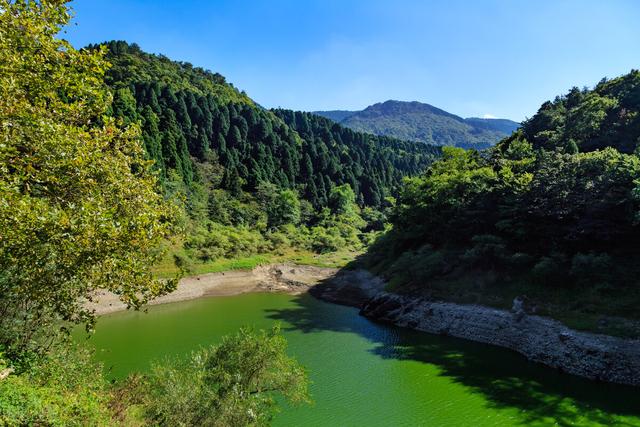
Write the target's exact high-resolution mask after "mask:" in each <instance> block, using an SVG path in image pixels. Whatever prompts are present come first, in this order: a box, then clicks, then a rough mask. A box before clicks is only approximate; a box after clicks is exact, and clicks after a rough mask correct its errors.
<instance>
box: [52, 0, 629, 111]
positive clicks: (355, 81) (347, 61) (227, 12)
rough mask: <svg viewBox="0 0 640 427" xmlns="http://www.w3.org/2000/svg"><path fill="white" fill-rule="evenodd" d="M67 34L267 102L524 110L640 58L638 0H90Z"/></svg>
mask: <svg viewBox="0 0 640 427" xmlns="http://www.w3.org/2000/svg"><path fill="white" fill-rule="evenodd" d="M71 6H72V8H73V9H74V11H75V19H74V21H73V22H74V25H71V26H70V27H69V28H68V31H67V34H65V35H64V37H65V38H67V39H68V40H69V41H71V43H73V45H74V46H76V47H82V46H85V45H87V44H89V43H97V42H102V41H106V40H113V39H115V40H126V41H128V42H130V43H133V42H135V43H138V44H139V45H140V47H141V48H142V49H143V50H145V51H148V52H152V53H161V54H164V55H166V56H168V57H169V58H171V59H174V60H180V61H188V62H191V63H192V64H194V65H195V66H200V67H203V68H207V69H210V70H212V71H215V72H219V73H220V74H222V75H224V76H225V77H226V78H227V80H228V81H229V82H231V83H233V84H234V85H235V86H236V87H238V88H239V89H242V90H245V91H246V92H247V93H248V95H249V96H251V97H252V98H253V99H254V100H255V101H256V102H258V103H260V104H261V105H263V106H265V107H283V108H290V109H295V110H305V111H315V110H360V109H363V108H364V107H366V106H368V105H371V104H374V103H377V102H382V101H385V100H388V99H394V100H403V101H420V102H425V103H429V104H432V105H434V106H436V107H439V108H442V109H444V110H447V111H449V112H451V113H454V114H457V115H460V116H462V117H472V116H473V117H501V118H509V119H512V120H516V121H521V120H523V119H524V118H525V117H530V116H532V115H533V114H534V113H535V112H536V111H537V109H538V107H539V106H540V104H541V103H542V102H544V101H546V100H549V99H552V98H554V97H555V96H556V95H560V94H563V93H566V92H567V91H568V90H569V89H570V88H571V87H572V86H578V87H582V86H589V87H592V86H593V85H595V84H596V83H597V82H598V81H599V80H600V79H601V78H603V77H605V76H606V77H610V78H611V77H616V76H618V75H621V74H625V73H627V72H629V71H630V70H631V69H633V68H638V67H640V44H639V43H638V41H640V25H638V22H640V2H637V1H634V0H614V1H595V0H582V1H580V0H561V1H553V0H543V1H527V2H525V1H507V0H486V1H482V2H469V1H460V0H453V1H452V0H449V1H443V0H437V1H429V2H419V1H406V0H396V1H393V2H391V1H382V0H351V1H349V0H343V1H337V0H308V1H300V0H297V1H296V0H272V1H257V0H255V1H244V2H241V1H233V0H216V1H196V0H184V1H180V2H175V1H171V2H170V1H161V0H156V1H152V0H76V1H73V2H71Z"/></svg>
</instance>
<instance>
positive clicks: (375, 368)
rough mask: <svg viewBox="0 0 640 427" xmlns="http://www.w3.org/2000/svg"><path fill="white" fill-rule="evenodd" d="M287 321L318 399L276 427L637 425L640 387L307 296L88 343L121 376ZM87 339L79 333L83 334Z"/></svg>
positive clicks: (205, 306)
mask: <svg viewBox="0 0 640 427" xmlns="http://www.w3.org/2000/svg"><path fill="white" fill-rule="evenodd" d="M275 322H280V324H281V325H282V329H283V331H284V333H285V336H286V337H287V339H288V342H289V350H288V351H289V353H290V354H291V355H293V356H295V357H296V358H297V359H298V360H299V361H300V362H302V364H304V365H305V366H306V368H307V369H308V370H309V374H310V378H311V380H312V382H313V383H312V385H311V393H312V397H313V400H314V404H313V405H311V406H301V407H293V408H292V407H284V408H283V410H282V411H281V412H280V413H279V414H278V415H277V416H276V417H275V420H274V425H278V426H332V427H337V426H394V427H395V426H474V427H479V426H512V425H513V426H549V425H559V426H590V425H622V426H640V391H639V390H637V389H634V388H630V387H622V386H615V385H610V384H603V383H597V382H591V381H587V380H584V379H581V378H577V377H573V376H570V375H565V374H561V373H559V372H556V371H554V370H551V369H547V368H544V367H542V366H539V365H536V364H533V363H529V362H527V361H526V360H525V359H524V358H522V357H521V356H519V355H518V354H515V353H513V352H511V351H508V350H504V349H500V348H496V347H491V346H486V345H481V344H476V343H472V342H467V341H462V340H458V339H454V338H449V337H440V336H434V335H429V334H424V333H419V332H415V331H410V330H405V329H401V328H396V327H391V326H387V325H381V324H377V323H375V322H372V321H370V320H368V319H365V318H363V317H361V316H359V315H358V311H357V310H356V309H353V308H349V307H343V306H338V305H332V304H328V303H324V302H321V301H318V300H315V299H314V298H313V297H311V296H310V295H301V296H290V295H279V294H246V295H240V296H234V297H222V298H206V299H200V300H193V301H186V302H180V303H174V304H167V305H159V306H152V307H150V308H149V311H148V313H140V312H122V313H115V314H111V315H107V316H102V317H101V318H100V319H99V321H98V325H97V329H96V332H95V334H94V335H93V336H92V337H91V338H90V339H89V342H90V343H91V344H92V345H93V346H95V348H96V349H97V357H98V358H99V360H100V361H102V362H103V363H104V364H105V369H108V370H109V376H110V377H112V378H122V377H124V376H126V375H127V374H129V373H130V372H134V371H144V370H145V369H148V367H149V364H150V362H151V361H152V360H154V359H159V358H162V357H164V356H169V355H177V356H180V355H186V354H188V353H189V352H190V351H191V350H194V349H196V348H198V347H199V346H203V345H208V344H211V343H215V342H218V340H219V339H220V338H221V337H222V336H223V335H225V334H229V333H232V332H234V331H236V330H237V329H238V328H240V327H241V326H243V325H253V326H255V327H257V328H267V327H269V326H271V325H272V324H274V323H275ZM79 339H80V338H79Z"/></svg>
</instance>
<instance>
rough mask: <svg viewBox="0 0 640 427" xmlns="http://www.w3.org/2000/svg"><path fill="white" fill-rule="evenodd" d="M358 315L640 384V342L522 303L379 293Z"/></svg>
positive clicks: (570, 370)
mask: <svg viewBox="0 0 640 427" xmlns="http://www.w3.org/2000/svg"><path fill="white" fill-rule="evenodd" d="M360 313H361V314H362V315H364V316H367V317H370V318H372V319H376V320H380V321H384V322H388V323H392V324H394V325H398V326H403V327H408V328H412V329H417V330H420V331H425V332H430V333H434V334H443V335H450V336H454V337H458V338H464V339H468V340H472V341H478V342H481V343H486V344H492V345H497V346H500V347H505V348H509V349H511V350H514V351H517V352H518V353H520V354H522V355H524V356H525V357H527V358H528V359H529V360H531V361H534V362H539V363H542V364H545V365H547V366H551V367H554V368H557V369H560V370H562V371H564V372H567V373H570V374H574V375H580V376H583V377H587V378H591V379H595V380H602V381H608V382H614V383H619V384H628V385H634V386H640V340H625V339H621V338H615V337H610V336H606V335H598V334H590V333H585V332H578V331H574V330H572V329H569V328H567V327H566V326H564V325H562V324H561V323H560V322H557V321H555V320H552V319H548V318H545V317H540V316H536V315H531V314H527V312H526V310H524V309H523V304H522V301H514V309H513V310H512V311H506V310H498V309H493V308H489V307H484V306H478V305H461V304H453V303H446V302H433V301H427V300H424V299H416V298H412V297H408V296H401V295H396V294H391V293H387V292H378V293H377V294H376V295H375V296H374V297H372V298H371V299H369V300H368V301H367V302H366V303H365V304H364V305H363V306H362V309H361V311H360Z"/></svg>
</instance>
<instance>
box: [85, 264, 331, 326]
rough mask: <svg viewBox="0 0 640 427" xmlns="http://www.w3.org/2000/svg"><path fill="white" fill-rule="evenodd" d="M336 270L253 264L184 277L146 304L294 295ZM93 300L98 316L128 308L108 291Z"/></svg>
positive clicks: (89, 306)
mask: <svg viewBox="0 0 640 427" xmlns="http://www.w3.org/2000/svg"><path fill="white" fill-rule="evenodd" d="M337 272H338V270H337V269H335V268H324V267H315V266H309V265H294V264H273V265H265V266H260V267H256V268H254V269H252V270H233V271H226V272H221V273H209V274H202V275H198V276H193V277H185V278H183V279H182V280H180V283H179V284H178V288H177V289H176V290H175V291H174V292H172V293H170V294H168V295H164V296H162V297H160V298H156V299H154V300H152V301H150V302H149V305H158V304H167V303H172V302H179V301H187V300H192V299H197V298H203V297H214V296H231V295H240V294H245V293H249V292H280V293H287V294H291V295H296V294H300V293H303V292H306V291H308V290H309V288H310V287H312V286H314V285H316V284H318V283H320V282H322V281H325V280H327V279H329V278H331V277H333V276H335V275H336V273H337ZM93 299H94V301H92V302H90V303H87V307H88V308H89V309H91V310H94V311H95V313H96V314H97V315H103V314H108V313H115V312H118V311H123V310H126V309H127V307H126V305H125V304H123V303H122V302H121V301H120V299H119V298H118V296H117V295H115V294H113V293H111V292H105V291H101V292H98V293H96V294H95V296H94V298H93Z"/></svg>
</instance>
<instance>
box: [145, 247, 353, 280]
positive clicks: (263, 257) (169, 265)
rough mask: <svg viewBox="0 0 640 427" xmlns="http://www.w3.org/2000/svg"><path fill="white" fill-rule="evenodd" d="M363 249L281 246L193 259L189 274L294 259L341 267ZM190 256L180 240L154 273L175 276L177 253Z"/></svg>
mask: <svg viewBox="0 0 640 427" xmlns="http://www.w3.org/2000/svg"><path fill="white" fill-rule="evenodd" d="M361 253H362V252H360V251H349V250H341V251H336V252H329V253H325V254H317V253H314V252H311V251H307V250H300V249H295V248H280V249H278V250H277V251H274V252H271V253H264V254H254V255H249V256H245V257H239V258H222V259H217V260H214V261H209V262H197V261H196V262H193V263H192V264H191V265H190V266H189V269H188V271H187V275H189V276H195V275H199V274H206V273H219V272H223V271H231V270H251V269H254V268H256V267H258V266H260V265H266V264H275V263H287V262H290V263H293V264H298V265H312V266H316V267H329V268H342V267H345V266H346V265H347V264H349V263H350V262H351V261H353V260H354V259H355V258H356V257H357V256H358V255H360V254H361ZM175 255H178V256H183V257H186V256H188V253H187V251H186V250H185V249H184V248H183V247H182V243H181V242H175V243H173V244H171V245H168V250H167V253H166V254H165V256H164V257H163V259H162V260H161V261H160V262H159V263H158V264H157V265H155V266H153V267H152V269H151V270H152V272H153V273H154V275H155V276H156V277H158V278H161V279H166V278H170V277H175V276H176V275H178V274H179V273H180V270H179V269H178V267H177V266H176V265H175V262H174V256H175Z"/></svg>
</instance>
